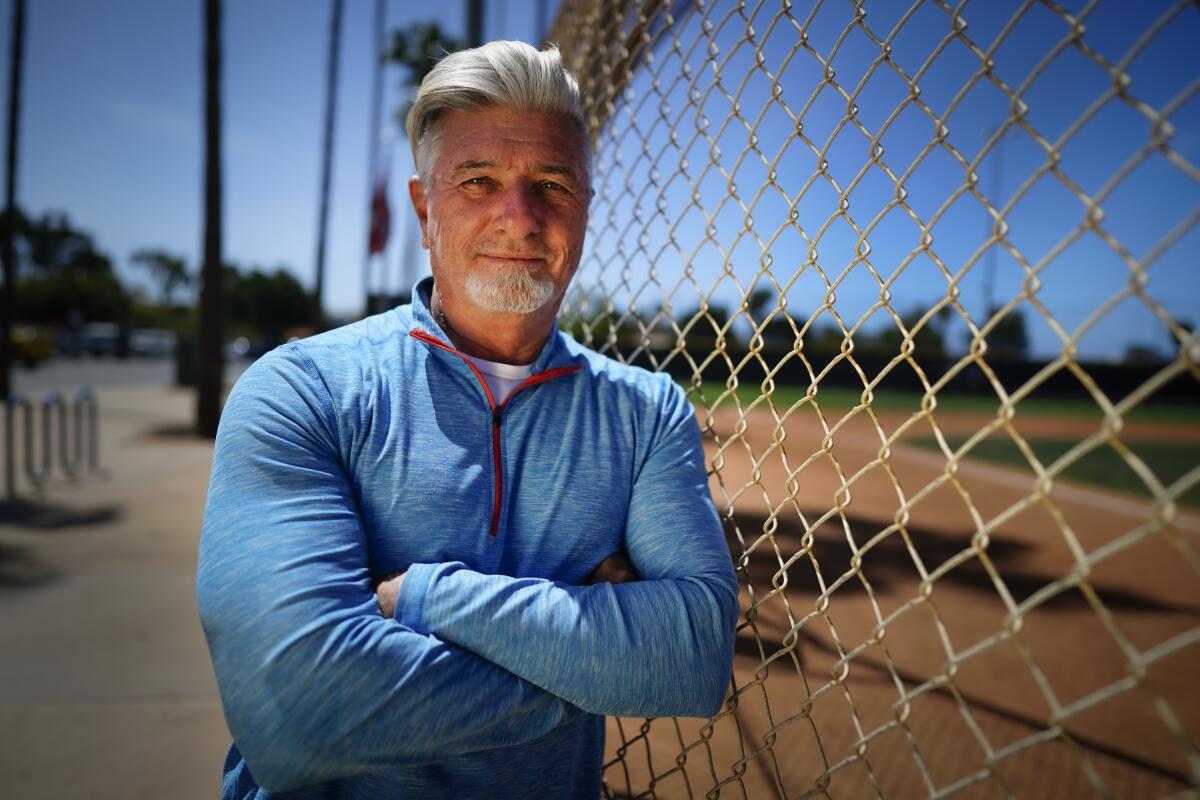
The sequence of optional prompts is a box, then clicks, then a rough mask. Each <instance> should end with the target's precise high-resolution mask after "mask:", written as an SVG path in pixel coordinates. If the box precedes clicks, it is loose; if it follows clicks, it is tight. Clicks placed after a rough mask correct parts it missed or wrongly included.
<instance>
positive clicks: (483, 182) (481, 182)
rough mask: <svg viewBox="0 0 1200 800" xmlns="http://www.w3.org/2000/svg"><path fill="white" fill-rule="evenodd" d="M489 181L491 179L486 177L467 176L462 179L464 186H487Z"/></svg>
mask: <svg viewBox="0 0 1200 800" xmlns="http://www.w3.org/2000/svg"><path fill="white" fill-rule="evenodd" d="M489 183H491V180H490V179H488V178H467V179H466V180H465V181H463V185H464V186H487V185H488V184H489Z"/></svg>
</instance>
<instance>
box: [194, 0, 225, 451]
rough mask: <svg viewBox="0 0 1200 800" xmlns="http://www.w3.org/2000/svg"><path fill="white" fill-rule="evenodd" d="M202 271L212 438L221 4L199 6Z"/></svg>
mask: <svg viewBox="0 0 1200 800" xmlns="http://www.w3.org/2000/svg"><path fill="white" fill-rule="evenodd" d="M204 112H205V113H204V268H203V271H202V277H201V286H200V331H199V335H198V336H197V343H196V344H197V348H196V350H197V353H196V355H197V359H196V360H197V363H198V365H199V374H198V375H197V376H196V378H197V381H196V389H197V391H196V432H197V433H199V434H200V435H201V436H208V437H213V436H216V435H217V422H218V420H219V419H220V417H221V389H222V381H223V378H224V371H225V363H224V354H223V353H222V352H221V344H222V338H223V337H222V327H223V325H222V323H223V319H222V316H223V310H224V309H223V308H222V306H223V305H224V303H223V296H222V295H223V292H222V287H221V280H222V277H223V275H222V269H221V0H205V2H204Z"/></svg>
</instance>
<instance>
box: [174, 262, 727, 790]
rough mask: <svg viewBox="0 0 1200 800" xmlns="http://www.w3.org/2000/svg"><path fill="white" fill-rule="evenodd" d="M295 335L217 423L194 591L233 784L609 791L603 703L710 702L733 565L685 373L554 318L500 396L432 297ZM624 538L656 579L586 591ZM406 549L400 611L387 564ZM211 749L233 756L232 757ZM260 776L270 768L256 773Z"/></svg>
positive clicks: (626, 708) (239, 390) (242, 387)
mask: <svg viewBox="0 0 1200 800" xmlns="http://www.w3.org/2000/svg"><path fill="white" fill-rule="evenodd" d="M429 288H430V284H429V282H428V281H426V282H425V283H424V284H422V286H420V287H418V291H417V292H415V293H414V302H413V304H412V305H411V306H403V307H400V308H397V309H394V310H392V311H390V312H387V313H385V314H381V315H378V316H374V317H370V318H368V319H365V320H363V321H361V322H358V323H355V324H352V325H348V326H346V327H344V328H340V329H338V330H335V331H331V332H329V333H326V334H322V335H320V336H316V337H313V338H311V339H306V340H303V341H300V342H295V343H292V344H289V345H286V346H284V347H281V348H279V349H277V350H275V351H273V352H272V353H270V354H268V355H267V356H265V357H263V358H262V359H260V360H259V361H258V362H256V363H255V364H254V365H253V366H252V367H251V368H250V369H249V370H247V371H246V373H245V374H244V375H243V376H242V378H241V379H240V380H239V381H238V383H237V386H236V387H235V388H234V390H233V392H232V393H231V395H230V397H229V401H228V403H227V405H226V407H225V411H224V415H223V417H222V419H221V426H220V432H219V433H218V435H217V443H216V451H215V454H214V460H213V473H212V482H211V484H210V487H209V495H208V505H207V509H206V511H205V515H204V529H203V534H202V538H201V544H200V563H199V572H198V576H197V593H198V603H199V609H200V617H201V621H202V623H203V625H204V631H205V634H206V636H207V638H208V643H209V647H210V649H211V652H212V658H213V664H214V666H215V669H216V675H217V681H218V684H219V686H220V690H221V698H222V701H223V704H224V708H225V715H226V719H227V721H228V723H229V727H230V730H231V731H232V733H233V738H234V742H235V746H234V748H233V749H231V751H230V754H229V758H228V760H227V762H226V765H225V782H224V786H223V796H224V797H227V798H265V797H271V798H304V799H305V800H309V799H316V798H333V797H337V798H392V797H394V798H402V797H419V798H439V797H446V798H470V797H512V798H525V797H544V798H589V800H591V799H592V798H596V797H598V796H599V794H600V767H601V759H602V755H603V748H604V718H603V716H602V715H605V714H619V715H635V716H667V715H682V716H701V717H704V716H709V715H711V714H713V713H715V712H716V711H717V710H718V708H719V707H720V705H721V702H722V700H723V698H724V694H725V690H726V687H727V684H728V678H729V674H730V669H731V665H732V658H733V652H732V644H733V628H734V624H735V621H736V618H737V613H738V611H737V584H736V582H735V579H734V575H733V569H732V565H731V562H730V558H729V552H728V550H727V548H726V545H725V542H724V537H723V536H722V533H721V527H720V524H719V521H718V519H717V516H716V513H715V511H714V509H713V506H712V501H711V499H710V497H709V492H708V485H707V480H706V476H705V470H704V455H703V450H702V447H701V440H700V431H699V427H698V425H697V424H696V421H695V417H694V414H693V411H692V409H691V407H690V405H689V404H688V402H687V400H686V398H685V397H684V394H683V392H682V391H681V390H680V389H679V388H678V387H677V386H675V385H674V384H673V383H672V382H671V381H670V380H669V379H668V378H667V377H666V376H662V375H654V374H651V373H649V372H646V371H644V370H640V369H636V368H632V367H628V366H624V365H621V364H619V363H617V362H615V361H613V360H611V359H607V358H604V357H602V356H600V355H597V354H596V353H594V352H592V351H590V350H587V349H586V348H584V347H582V346H581V345H579V344H577V343H576V342H574V341H573V340H571V339H570V338H569V337H567V336H566V335H564V334H561V333H557V332H556V333H555V334H554V335H552V336H551V337H550V338H549V339H548V341H547V343H546V345H545V347H544V348H543V350H542V353H541V355H540V356H539V357H538V359H537V361H536V362H535V363H534V365H533V372H534V374H535V375H536V374H538V373H544V372H546V371H547V370H552V369H556V368H562V367H578V369H577V370H575V371H573V372H570V373H568V374H563V375H560V376H559V377H555V378H554V379H553V380H549V381H547V382H545V383H541V384H539V385H536V386H531V387H529V388H526V389H523V390H521V391H519V392H517V393H516V394H514V395H513V396H512V397H511V399H510V400H509V402H508V404H507V405H506V406H505V407H504V408H503V412H502V416H501V420H502V422H501V428H500V431H501V448H500V449H501V454H502V459H503V499H502V506H501V514H500V520H499V527H498V530H497V532H496V535H495V536H494V537H491V536H489V533H488V529H489V525H490V522H491V518H492V508H493V502H494V498H495V488H496V487H495V479H496V476H495V474H494V473H495V470H494V466H493V446H492V424H493V414H492V411H491V409H490V408H489V405H488V400H487V397H486V395H485V393H484V390H483V388H482V386H481V385H480V382H479V380H478V378H477V377H476V376H475V374H474V373H473V372H472V371H471V369H470V367H469V366H468V365H467V364H466V362H465V361H464V360H463V359H462V358H461V357H460V356H459V355H457V354H456V353H454V352H448V351H447V350H444V349H441V348H439V347H436V346H434V345H432V344H429V343H427V342H423V341H421V340H419V339H417V338H415V337H413V336H412V335H410V334H411V332H412V331H413V330H421V331H425V332H427V333H429V334H432V335H433V336H435V337H437V339H438V340H440V341H441V342H443V343H444V344H446V345H447V346H449V340H448V339H447V337H446V336H445V334H444V332H443V331H442V330H441V329H440V328H439V327H438V326H437V324H436V323H435V322H434V320H433V318H432V316H431V315H430V313H429V310H428V292H429ZM620 549H624V550H625V551H626V552H627V553H628V555H629V557H630V559H631V560H632V562H633V564H634V566H635V567H636V569H637V571H638V574H639V575H640V577H641V578H642V580H640V581H636V582H630V583H624V584H618V585H613V584H608V583H603V584H597V585H592V586H581V585H579V584H581V583H582V582H583V581H584V580H585V579H586V578H587V576H588V575H589V573H590V572H591V571H592V569H593V568H594V567H595V566H596V565H597V564H598V563H599V562H600V561H601V560H603V559H604V558H605V557H606V556H608V555H610V554H612V553H614V552H616V551H618V550H620ZM398 570H407V571H408V572H407V575H406V577H405V580H404V583H403V587H402V590H401V593H400V597H399V601H398V603H397V607H396V612H395V615H394V617H393V618H392V619H385V618H383V617H382V616H381V615H380V613H379V609H378V606H377V604H376V601H375V596H374V594H373V592H372V588H371V579H372V577H373V576H381V575H384V574H387V573H390V572H394V571H398ZM214 766H215V765H214ZM260 787H263V788H260Z"/></svg>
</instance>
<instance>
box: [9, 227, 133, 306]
mask: <svg viewBox="0 0 1200 800" xmlns="http://www.w3.org/2000/svg"><path fill="white" fill-rule="evenodd" d="M9 224H10V225H11V226H12V230H13V231H14V233H15V235H14V252H15V253H19V254H20V258H18V259H17V261H18V262H19V263H18V264H16V265H15V267H17V269H16V274H17V277H16V286H17V289H18V291H19V292H20V294H21V305H20V307H19V308H18V309H16V312H15V316H16V318H18V319H19V320H20V321H22V322H28V323H35V324H42V325H64V324H74V323H76V322H79V321H84V320H92V321H99V320H103V321H110V322H121V323H124V322H126V321H127V318H128V315H129V309H130V304H131V299H130V297H129V293H128V292H127V291H126V290H125V288H124V287H123V286H122V285H121V281H120V279H119V278H118V277H117V275H116V272H115V270H114V269H113V263H112V259H111V258H109V256H108V255H107V254H105V253H103V252H101V251H100V250H99V249H98V248H97V247H96V245H95V242H93V240H92V237H91V236H90V235H89V234H88V233H86V232H85V231H83V230H80V229H78V228H76V227H74V226H73V225H72V224H71V221H70V219H69V218H68V217H67V215H66V214H63V213H54V212H51V213H47V214H44V215H43V216H42V217H41V218H40V219H36V220H34V219H29V218H28V217H26V216H25V215H24V214H22V213H21V212H20V211H19V210H17V209H14V210H13V212H12V215H11V217H10V221H9Z"/></svg>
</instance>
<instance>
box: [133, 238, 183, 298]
mask: <svg viewBox="0 0 1200 800" xmlns="http://www.w3.org/2000/svg"><path fill="white" fill-rule="evenodd" d="M129 260H130V261H132V262H133V263H134V264H135V265H137V266H139V267H141V268H142V269H144V270H146V272H148V273H149V274H150V277H151V279H152V280H155V281H157V282H158V284H159V292H160V293H161V299H160V302H161V303H162V305H163V306H164V307H168V306H170V305H171V302H172V300H174V298H175V290H176V289H177V288H179V287H180V286H187V285H188V284H189V283H191V282H192V276H191V275H190V274H188V268H187V264H186V263H185V262H184V260H183V259H182V258H180V257H179V256H176V255H172V254H171V253H168V252H166V251H165V250H138V251H137V252H135V253H134V254H133V255H132V256H131V257H130V259H129Z"/></svg>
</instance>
